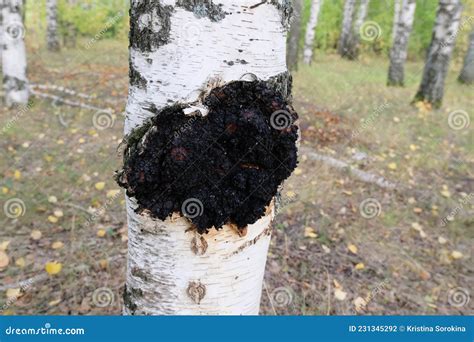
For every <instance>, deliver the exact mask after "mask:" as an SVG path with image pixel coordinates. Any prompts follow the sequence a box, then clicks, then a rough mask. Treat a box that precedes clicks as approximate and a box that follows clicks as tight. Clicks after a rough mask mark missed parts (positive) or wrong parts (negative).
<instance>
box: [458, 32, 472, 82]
mask: <svg viewBox="0 0 474 342" xmlns="http://www.w3.org/2000/svg"><path fill="white" fill-rule="evenodd" d="M458 80H459V82H461V83H465V84H473V83H474V30H473V31H472V32H471V34H470V35H469V46H468V48H467V52H466V57H465V58H464V64H463V67H462V70H461V73H460V74H459V78H458Z"/></svg>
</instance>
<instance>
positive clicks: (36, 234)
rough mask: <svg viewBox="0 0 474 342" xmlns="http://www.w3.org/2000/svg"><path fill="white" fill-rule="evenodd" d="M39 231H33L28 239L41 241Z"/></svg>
mask: <svg viewBox="0 0 474 342" xmlns="http://www.w3.org/2000/svg"><path fill="white" fill-rule="evenodd" d="M41 235H43V234H41V231H40V230H38V229H34V230H33V231H32V232H31V234H30V237H31V238H32V239H33V240H39V239H41Z"/></svg>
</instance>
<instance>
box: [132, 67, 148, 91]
mask: <svg viewBox="0 0 474 342" xmlns="http://www.w3.org/2000/svg"><path fill="white" fill-rule="evenodd" d="M128 76H129V78H130V85H132V86H136V87H138V88H140V89H146V86H147V84H148V82H147V80H146V79H145V78H144V77H143V76H142V74H140V72H139V71H138V70H137V69H135V67H134V66H133V62H132V61H131V60H130V65H129V69H128Z"/></svg>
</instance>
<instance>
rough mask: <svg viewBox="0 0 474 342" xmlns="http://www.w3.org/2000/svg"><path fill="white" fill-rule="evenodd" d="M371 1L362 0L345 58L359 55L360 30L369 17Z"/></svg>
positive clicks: (353, 57) (348, 41)
mask: <svg viewBox="0 0 474 342" xmlns="http://www.w3.org/2000/svg"><path fill="white" fill-rule="evenodd" d="M369 2H370V0H360V4H359V10H358V11H357V18H356V20H355V22H354V27H353V28H352V30H351V31H350V34H349V38H348V40H347V46H346V52H345V54H344V57H345V58H348V59H357V57H358V56H359V42H360V30H361V27H362V25H363V23H364V21H365V18H366V17H367V12H368V9H369Z"/></svg>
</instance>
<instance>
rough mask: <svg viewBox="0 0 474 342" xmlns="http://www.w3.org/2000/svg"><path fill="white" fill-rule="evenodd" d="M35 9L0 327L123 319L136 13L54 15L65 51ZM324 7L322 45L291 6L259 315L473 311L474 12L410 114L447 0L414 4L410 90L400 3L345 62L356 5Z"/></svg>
mask: <svg viewBox="0 0 474 342" xmlns="http://www.w3.org/2000/svg"><path fill="white" fill-rule="evenodd" d="M362 2H364V1H362ZM23 3H24V8H23V11H22V16H23V24H24V40H25V45H26V56H27V77H28V80H29V84H30V89H31V92H30V100H29V102H28V104H27V105H23V106H13V107H10V108H8V107H7V105H6V104H2V106H1V107H0V127H1V130H2V131H1V140H0V146H1V158H0V173H1V175H2V178H1V184H0V205H1V207H0V312H1V313H2V314H4V315H12V314H22V315H25V314H66V315H68V314H94V315H110V314H120V313H121V306H122V291H123V283H124V281H125V268H126V251H127V224H126V215H125V201H124V196H123V192H122V191H120V190H119V188H118V186H117V185H116V184H115V182H114V180H113V178H112V176H113V173H114V171H115V170H116V169H118V168H119V166H120V165H121V156H120V154H119V152H118V150H117V148H118V145H119V143H120V142H121V140H122V132H123V121H124V116H123V112H124V108H125V104H126V98H127V89H128V30H129V24H128V20H129V18H128V3H127V1H123V0H115V1H114V0H103V1H93V0H83V1H78V0H58V1H57V14H56V18H57V40H56V43H54V42H53V43H52V44H51V39H49V41H50V43H49V44H48V39H47V38H48V29H47V27H48V19H47V13H48V11H47V6H46V0H35V1H33V0H26V1H23ZM320 3H321V6H320V8H319V14H318V16H317V24H316V25H315V26H313V27H314V31H313V32H314V33H315V36H314V39H311V37H310V38H309V39H310V41H311V44H312V45H309V46H308V38H307V36H308V35H307V33H308V32H307V30H308V23H309V21H310V12H311V7H312V6H311V5H312V1H310V0H304V1H299V2H298V1H296V3H295V5H296V7H297V8H298V7H299V8H300V11H298V10H297V11H296V13H295V16H294V18H293V21H292V29H291V33H290V37H289V52H288V55H289V66H290V68H291V69H292V70H293V76H294V89H293V96H294V105H295V107H296V109H297V110H298V112H299V115H300V118H301V120H300V125H301V129H302V141H301V153H300V164H299V167H298V168H297V170H296V171H295V173H294V175H293V176H292V177H291V178H290V179H289V180H288V181H287V182H286V184H285V188H284V191H283V192H282V199H281V202H282V203H281V207H280V210H279V215H278V216H277V218H276V221H275V224H274V228H275V229H274V233H273V238H272V244H271V249H270V254H269V259H268V263H267V269H266V274H265V286H264V289H263V293H262V314H269V315H275V314H276V315H285V314H295V315H347V314H371V315H372V314H376V315H386V314H400V315H404V314H410V315H415V314H421V315H424V314H426V315H431V314H434V315H436V314H443V315H446V314H448V315H451V314H464V315H466V314H473V312H474V310H473V309H474V303H473V301H472V299H471V298H470V296H471V294H472V284H473V280H474V269H473V262H472V251H473V238H474V229H473V227H474V219H473V212H474V195H473V191H474V173H473V163H474V155H473V150H474V144H473V136H474V135H473V124H471V123H470V120H471V118H472V117H473V108H474V96H473V94H474V92H473V89H474V88H473V85H472V83H471V84H469V82H460V81H459V78H460V77H459V76H460V74H461V73H462V70H463V66H464V64H465V60H466V55H467V53H468V47H469V35H470V33H471V32H472V30H473V29H474V1H472V0H465V1H463V9H462V14H461V19H460V25H459V28H458V30H456V32H455V35H454V36H453V44H454V48H453V50H452V55H451V62H450V64H449V68H448V71H447V76H446V81H445V85H444V97H443V100H442V104H441V105H440V106H439V108H435V107H438V106H437V105H436V104H435V105H433V103H430V102H429V101H419V100H415V101H413V99H414V98H415V95H416V93H417V91H418V89H419V85H420V82H421V79H422V74H423V68H424V66H425V58H426V55H427V51H428V48H429V46H430V43H431V40H432V32H433V27H434V25H435V19H436V14H437V8H438V1H436V0H417V1H416V11H415V14H414V20H413V29H412V31H411V34H410V36H409V42H408V57H407V60H406V63H405V77H404V86H397V87H395V86H391V87H389V86H387V74H388V69H389V64H390V58H389V56H390V50H391V47H392V43H393V41H394V27H396V26H395V25H394V18H395V17H396V16H395V10H396V8H399V7H400V6H398V7H397V4H400V1H397V0H372V1H370V2H368V7H367V12H366V13H365V15H363V18H358V17H357V16H358V15H359V14H358V11H354V13H355V14H354V21H355V22H357V19H361V20H360V23H361V24H362V25H365V24H367V23H369V24H370V26H371V27H372V30H373V29H375V34H373V33H370V32H369V33H367V34H366V35H365V34H364V33H363V30H362V29H361V30H360V35H359V37H358V41H357V44H358V45H357V48H356V50H355V51H356V52H355V53H353V54H350V55H349V56H348V55H345V56H344V55H343V56H341V53H340V51H338V50H340V49H338V45H340V37H341V29H342V23H343V14H344V1H343V0H324V1H322V2H320ZM357 3H358V2H357ZM358 6H360V5H358ZM298 12H299V13H298ZM359 12H361V11H359ZM356 24H357V23H356ZM369 24H367V25H369ZM357 32H359V30H356V33H357ZM50 38H51V37H50ZM294 42H296V44H295V43H294ZM471 45H472V43H471ZM305 48H306V51H311V52H312V56H311V62H310V64H307V63H306V62H305V58H304V57H305V56H304V55H305ZM471 53H472V52H471ZM306 61H307V60H306ZM471 63H472V61H471ZM4 95H5V94H4V93H2V97H3V96H4ZM1 209H3V210H1Z"/></svg>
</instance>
